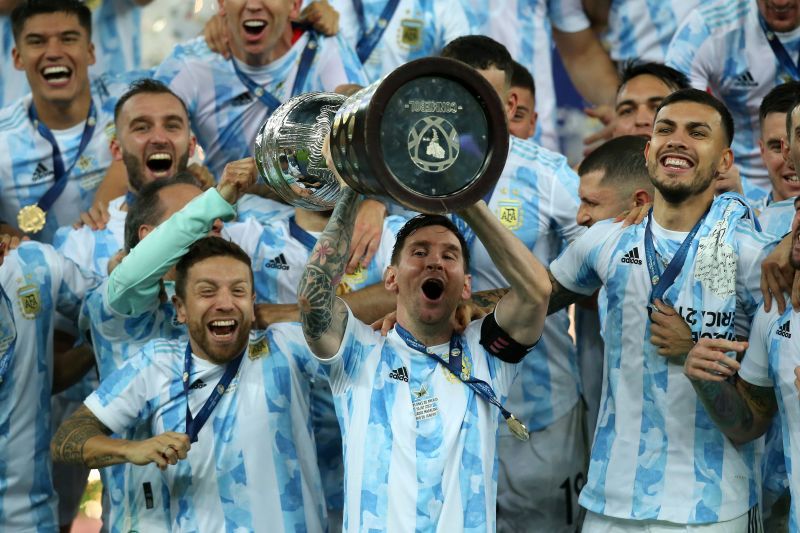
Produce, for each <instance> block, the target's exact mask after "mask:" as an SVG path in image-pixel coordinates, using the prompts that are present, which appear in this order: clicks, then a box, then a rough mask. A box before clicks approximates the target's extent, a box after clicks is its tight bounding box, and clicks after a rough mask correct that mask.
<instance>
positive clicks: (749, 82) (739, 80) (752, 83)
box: [733, 70, 758, 87]
mask: <svg viewBox="0 0 800 533" xmlns="http://www.w3.org/2000/svg"><path fill="white" fill-rule="evenodd" d="M733 84H734V85H735V86H737V87H758V82H757V81H756V80H755V78H753V75H752V74H751V73H750V71H749V70H746V71H745V72H744V74H741V75H739V76H736V77H735V78H734V79H733Z"/></svg>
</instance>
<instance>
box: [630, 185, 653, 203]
mask: <svg viewBox="0 0 800 533" xmlns="http://www.w3.org/2000/svg"><path fill="white" fill-rule="evenodd" d="M631 203H632V204H633V205H632V206H631V207H642V206H643V205H644V204H652V203H653V196H652V195H651V194H650V193H649V192H647V191H646V190H644V189H636V190H635V191H634V192H633V194H632V195H631Z"/></svg>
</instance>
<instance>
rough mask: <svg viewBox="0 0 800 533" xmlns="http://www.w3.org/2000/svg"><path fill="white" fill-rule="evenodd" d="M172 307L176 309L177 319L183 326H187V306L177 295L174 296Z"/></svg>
mask: <svg viewBox="0 0 800 533" xmlns="http://www.w3.org/2000/svg"><path fill="white" fill-rule="evenodd" d="M172 305H173V307H175V318H177V319H178V322H180V323H181V324H186V306H185V305H183V300H181V299H180V298H179V297H178V295H177V294H175V295H173V296H172Z"/></svg>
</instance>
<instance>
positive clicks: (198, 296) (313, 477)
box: [51, 182, 326, 533]
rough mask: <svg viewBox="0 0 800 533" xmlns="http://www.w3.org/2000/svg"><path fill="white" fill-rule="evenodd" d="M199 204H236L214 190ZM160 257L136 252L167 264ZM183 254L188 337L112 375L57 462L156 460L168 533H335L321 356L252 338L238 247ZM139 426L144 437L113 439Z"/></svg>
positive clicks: (248, 290) (281, 329)
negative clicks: (323, 462)
mask: <svg viewBox="0 0 800 533" xmlns="http://www.w3.org/2000/svg"><path fill="white" fill-rule="evenodd" d="M223 183H224V182H223ZM220 192H224V191H220ZM197 200H198V201H201V202H204V203H206V204H207V205H213V204H214V203H220V202H221V203H225V202H226V201H228V202H230V203H233V201H232V199H231V198H230V197H228V196H226V197H225V199H224V200H223V197H221V196H220V194H217V191H215V190H211V191H208V193H206V194H205V195H204V198H198V199H197ZM228 208H229V209H231V210H232V206H230V205H229V206H228ZM221 210H222V211H224V210H225V209H224V206H221ZM153 237H154V238H156V239H157V238H158V237H157V236H156V235H153ZM146 240H147V239H146ZM152 252H153V249H152V247H151V248H149V249H148V248H141V249H135V250H134V251H133V253H132V255H131V256H129V257H130V258H131V259H132V260H133V261H139V260H141V259H144V258H146V259H151V260H158V257H152V256H150V254H152ZM178 255H179V256H181V255H182V257H180V260H179V261H178V263H177V265H176V267H175V297H174V303H175V309H176V313H177V314H176V318H177V321H178V322H180V323H181V324H183V325H184V326H185V327H186V328H188V339H186V338H182V339H155V340H152V341H151V342H149V343H148V344H146V345H145V346H144V347H143V348H142V349H141V350H140V351H139V353H138V354H136V355H135V356H134V357H132V358H131V359H130V360H128V361H127V362H126V363H125V364H124V365H123V366H122V367H121V368H120V370H119V371H117V372H115V373H113V374H112V375H111V376H109V377H107V378H106V379H104V380H103V381H102V383H101V385H100V388H99V389H98V390H97V392H95V393H94V394H92V396H90V397H89V398H88V399H87V400H86V404H85V406H84V407H82V408H81V409H80V410H78V411H77V412H76V413H75V414H74V415H73V416H72V417H71V418H70V419H68V420H67V421H66V422H65V423H64V424H63V425H62V427H61V428H60V429H59V431H58V432H57V433H56V435H55V436H54V437H53V441H52V447H51V449H52V454H53V457H54V459H55V460H56V461H71V462H80V463H83V464H86V465H87V466H90V467H93V468H98V467H104V466H108V465H115V464H120V463H130V464H133V465H148V464H153V465H157V466H158V467H159V468H161V470H162V476H163V479H164V483H165V495H166V494H167V493H168V500H169V509H168V512H169V522H168V523H166V524H165V525H164V527H163V529H168V530H171V531H224V530H226V529H229V530H237V531H238V530H242V531H263V532H266V531H270V532H273V531H287V532H288V531H310V532H315V533H316V532H322V531H325V530H326V528H325V522H324V508H323V507H322V498H321V492H322V491H321V486H320V480H319V472H318V470H317V469H316V461H315V453H314V448H313V436H312V434H311V428H310V426H309V424H308V421H307V420H308V417H309V408H308V403H307V398H308V394H309V393H308V387H309V379H308V375H309V374H310V373H309V372H308V370H306V369H305V368H304V366H306V365H313V363H314V361H313V358H312V357H311V355H310V354H309V353H308V351H307V349H306V348H305V347H304V346H303V345H302V340H301V339H300V338H299V328H298V327H297V326H296V325H295V326H289V325H285V326H284V325H281V326H277V327H273V328H271V329H270V330H269V331H268V332H267V333H266V335H253V336H252V337H250V329H251V327H253V326H254V323H255V318H254V301H255V292H254V290H253V273H252V270H251V268H250V258H249V257H248V256H247V254H245V253H244V251H243V250H242V249H241V248H239V247H238V246H236V245H235V244H232V243H230V242H228V241H226V240H224V239H221V238H219V237H205V238H202V239H200V240H199V241H197V242H195V243H194V244H192V245H191V246H190V247H189V248H188V250H187V249H184V250H179V251H178ZM137 256H138V257H137ZM148 256H149V257H148ZM172 259H174V256H173V257H170V259H169V260H172ZM120 268H122V266H120ZM248 337H250V338H249V339H248ZM292 338H294V340H292ZM187 341H188V342H187ZM137 429H138V430H139V431H140V433H139V436H138V438H135V439H122V438H115V437H111V436H110V434H111V433H112V432H114V433H116V434H125V433H130V432H131V431H133V430H137ZM137 529H138V528H137ZM140 530H143V531H152V529H148V528H141V529H140Z"/></svg>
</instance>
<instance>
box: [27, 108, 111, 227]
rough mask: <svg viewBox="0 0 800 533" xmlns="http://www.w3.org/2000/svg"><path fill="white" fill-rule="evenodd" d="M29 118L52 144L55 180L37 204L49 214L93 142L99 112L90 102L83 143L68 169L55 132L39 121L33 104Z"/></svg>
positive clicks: (29, 111) (82, 135)
mask: <svg viewBox="0 0 800 533" xmlns="http://www.w3.org/2000/svg"><path fill="white" fill-rule="evenodd" d="M28 117H29V118H30V120H31V122H32V123H33V125H34V126H35V127H36V129H37V130H38V131H39V134H40V135H41V136H42V137H44V139H45V140H46V141H47V142H48V143H50V146H52V148H53V174H54V176H55V180H54V182H53V185H51V186H50V188H49V189H48V190H47V192H45V193H44V194H43V195H42V197H41V198H39V201H38V202H36V205H38V206H39V207H40V208H41V210H42V211H44V212H45V213H47V211H49V210H50V208H51V207H53V204H54V203H56V200H58V197H59V196H61V193H62V192H64V188H65V187H66V186H67V176H69V173H70V172H72V169H73V168H75V165H76V164H77V163H78V161H79V160H80V158H81V155H82V154H83V152H84V151H85V150H86V147H87V146H88V145H89V141H91V140H92V136H93V135H94V128H95V125H96V124H97V111H96V110H95V107H94V102H93V101H92V102H90V103H89V116H88V117H87V118H86V123H85V125H84V127H83V133H82V134H81V143H80V146H78V154H77V155H76V156H75V160H74V161H73V162H72V164H71V165H70V166H69V168H67V169H65V168H64V158H63V157H62V156H61V150H60V149H59V148H58V142H56V138H55V136H53V132H52V131H50V128H48V127H47V126H45V124H44V123H43V122H42V121H41V120H39V113H38V112H37V111H36V106H35V105H33V103H31V107H30V108H29V109H28Z"/></svg>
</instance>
